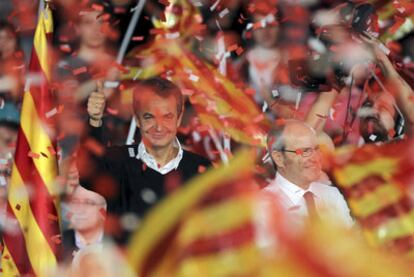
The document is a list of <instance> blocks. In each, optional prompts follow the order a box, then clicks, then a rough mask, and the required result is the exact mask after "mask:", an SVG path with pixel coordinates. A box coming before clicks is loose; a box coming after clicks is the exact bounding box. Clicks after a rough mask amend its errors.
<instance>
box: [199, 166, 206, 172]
mask: <svg viewBox="0 0 414 277" xmlns="http://www.w3.org/2000/svg"><path fill="white" fill-rule="evenodd" d="M205 171H206V167H205V166H203V165H199V166H198V173H204V172H205Z"/></svg>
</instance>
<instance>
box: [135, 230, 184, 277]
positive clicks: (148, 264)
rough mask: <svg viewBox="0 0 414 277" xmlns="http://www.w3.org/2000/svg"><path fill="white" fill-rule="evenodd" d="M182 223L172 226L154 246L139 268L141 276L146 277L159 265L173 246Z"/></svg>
mask: <svg viewBox="0 0 414 277" xmlns="http://www.w3.org/2000/svg"><path fill="white" fill-rule="evenodd" d="M179 226H180V224H179V223H177V224H176V225H174V227H172V228H171V229H170V230H169V232H168V233H166V234H165V235H164V237H163V238H162V239H161V240H160V241H159V242H158V243H157V244H156V245H155V246H154V247H153V248H152V251H151V252H150V253H149V254H148V255H147V257H146V259H145V262H144V263H143V266H142V268H140V269H139V272H138V274H139V276H141V277H146V276H149V275H150V274H151V272H152V271H153V270H154V269H155V268H156V267H157V265H158V263H159V262H160V261H162V260H163V258H164V255H165V254H166V252H167V250H168V249H169V248H170V247H171V246H172V244H173V242H174V238H175V236H176V234H177V231H178V230H179Z"/></svg>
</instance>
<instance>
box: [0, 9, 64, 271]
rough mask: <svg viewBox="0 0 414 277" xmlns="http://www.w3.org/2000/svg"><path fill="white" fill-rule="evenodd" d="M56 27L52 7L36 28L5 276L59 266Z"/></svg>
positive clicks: (13, 178) (18, 148)
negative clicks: (54, 82)
mask: <svg viewBox="0 0 414 277" xmlns="http://www.w3.org/2000/svg"><path fill="white" fill-rule="evenodd" d="M52 31H53V21H52V13H51V11H50V9H49V7H46V8H45V10H42V11H40V13H39V21H38V25H37V28H36V31H35V36H34V42H33V50H32V56H31V61H30V66H29V71H30V77H29V78H28V81H27V84H26V91H25V94H24V99H23V106H22V111H21V119H20V129H19V133H18V139H17V144H16V153H15V159H14V165H13V172H12V176H11V181H10V187H9V193H8V206H7V215H8V218H9V222H8V224H14V225H15V227H16V228H14V232H8V233H5V234H4V253H3V256H2V268H3V273H4V276H22V275H26V274H29V275H35V276H45V275H46V274H47V273H48V272H50V271H53V269H54V268H55V266H56V265H57V258H56V253H57V248H58V245H59V244H60V231H59V217H58V211H59V205H58V200H57V191H56V188H55V183H54V181H55V177H56V176H57V158H56V150H55V149H56V148H55V142H54V139H53V137H52V136H53V134H52V133H51V130H53V122H52V121H53V115H54V114H55V113H56V108H54V106H53V101H52V94H51V92H50V89H49V84H50V77H51V65H50V58H51V48H50V45H49V43H50V41H51V38H52Z"/></svg>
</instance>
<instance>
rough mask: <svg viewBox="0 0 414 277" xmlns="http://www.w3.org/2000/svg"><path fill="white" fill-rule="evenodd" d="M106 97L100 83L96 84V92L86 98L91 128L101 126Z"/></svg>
mask: <svg viewBox="0 0 414 277" xmlns="http://www.w3.org/2000/svg"><path fill="white" fill-rule="evenodd" d="M105 103H106V97H105V94H104V88H103V83H102V81H97V82H96V91H94V92H92V93H91V95H89V98H88V114H89V124H90V125H91V126H93V127H100V126H101V125H102V117H103V113H104V110H105Z"/></svg>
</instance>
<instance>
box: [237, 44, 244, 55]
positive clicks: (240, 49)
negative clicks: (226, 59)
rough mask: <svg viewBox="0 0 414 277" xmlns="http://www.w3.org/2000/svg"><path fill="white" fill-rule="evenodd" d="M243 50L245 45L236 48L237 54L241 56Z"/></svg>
mask: <svg viewBox="0 0 414 277" xmlns="http://www.w3.org/2000/svg"><path fill="white" fill-rule="evenodd" d="M243 52H244V49H243V47H241V46H239V47H238V48H237V49H236V54H237V56H240V55H241V54H242V53H243Z"/></svg>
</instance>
